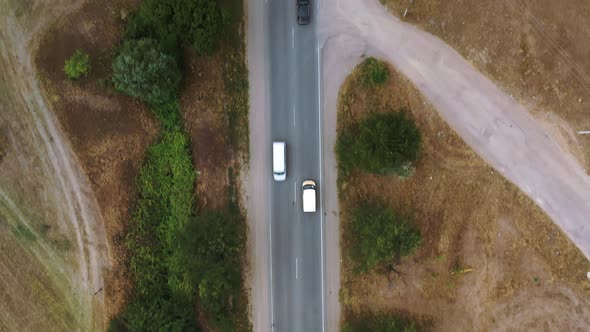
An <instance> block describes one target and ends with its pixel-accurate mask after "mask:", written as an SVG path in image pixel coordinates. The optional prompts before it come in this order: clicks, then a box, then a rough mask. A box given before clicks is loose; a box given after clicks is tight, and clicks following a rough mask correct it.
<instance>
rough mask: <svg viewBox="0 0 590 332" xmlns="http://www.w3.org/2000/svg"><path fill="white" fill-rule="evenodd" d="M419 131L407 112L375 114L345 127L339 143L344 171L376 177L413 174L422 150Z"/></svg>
mask: <svg viewBox="0 0 590 332" xmlns="http://www.w3.org/2000/svg"><path fill="white" fill-rule="evenodd" d="M420 144H421V137H420V131H419V130H418V128H417V127H416V125H415V124H414V122H413V121H412V120H411V119H409V118H408V117H407V115H406V113H405V112H404V111H402V112H391V113H380V114H374V115H372V116H370V117H368V118H367V119H365V120H363V121H362V122H360V123H358V124H354V125H352V126H350V127H349V128H345V129H344V130H343V131H342V132H341V133H340V135H339V137H338V140H337V143H336V153H337V156H338V161H339V164H340V167H341V169H342V170H343V171H344V173H345V174H346V173H347V172H348V171H350V170H351V169H353V168H358V169H359V170H361V171H365V172H369V173H377V174H396V175H398V176H401V177H403V176H406V177H407V176H409V175H411V174H412V169H411V166H410V165H411V163H412V162H413V161H415V160H416V159H417V158H418V153H419V151H420Z"/></svg>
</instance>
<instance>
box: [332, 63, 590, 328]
mask: <svg viewBox="0 0 590 332" xmlns="http://www.w3.org/2000/svg"><path fill="white" fill-rule="evenodd" d="M358 74H359V73H358V70H357V71H354V72H353V73H352V74H351V76H350V77H349V78H348V79H347V81H346V82H345V84H344V85H343V87H342V89H341V91H340V99H339V106H338V128H339V129H341V128H343V127H344V126H347V125H348V124H350V123H352V122H353V121H358V120H360V119H362V118H364V117H366V116H367V115H368V114H370V113H371V112H390V111H398V110H400V109H407V110H409V111H410V114H411V116H412V117H413V118H414V119H415V121H416V123H417V125H418V126H419V128H420V130H421V132H422V135H423V137H422V138H423V150H422V156H421V158H420V159H419V161H418V164H417V165H416V166H417V167H416V173H415V174H414V176H413V177H412V178H410V179H409V180H407V181H401V180H398V179H396V178H393V177H387V176H376V175H369V174H359V173H356V174H353V175H352V176H351V177H350V178H349V179H346V180H344V179H339V186H340V206H341V211H342V212H341V222H342V223H346V222H348V219H347V217H348V216H347V214H348V213H349V211H350V209H351V208H352V207H354V206H355V204H356V203H357V202H359V201H361V200H362V199H370V200H376V201H380V202H383V203H385V204H386V205H388V206H391V207H394V208H396V209H398V210H400V211H405V212H410V213H412V214H413V215H414V218H415V222H416V224H417V225H418V227H419V228H420V230H421V233H422V236H423V245H422V247H421V248H420V249H419V250H418V251H417V253H416V254H415V255H413V256H411V257H408V258H405V259H403V260H402V263H401V264H400V265H399V266H398V267H397V268H398V270H400V271H401V272H402V273H403V277H398V276H395V275H394V274H391V275H390V276H388V275H387V273H385V272H382V271H379V272H372V273H368V274H362V275H354V274H353V273H352V271H351V266H352V264H351V262H350V261H349V258H348V257H347V254H346V250H347V243H346V242H345V241H344V240H345V237H341V246H342V248H341V249H342V252H343V255H342V259H343V263H342V271H341V275H342V289H341V293H340V300H341V303H342V308H343V313H344V319H345V320H346V317H351V316H353V315H357V314H359V313H361V312H363V311H366V310H371V311H377V312H383V311H388V312H401V313H403V314H406V315H409V316H413V317H416V318H417V319H419V320H423V321H429V322H431V323H432V324H433V327H434V328H435V329H437V330H444V331H457V330H497V329H549V330H569V329H588V328H590V320H589V319H588V310H589V308H590V282H589V281H588V279H587V278H586V272H587V271H588V269H589V268H590V264H589V262H588V261H587V260H586V259H585V257H584V256H583V254H582V253H581V252H580V251H579V250H578V249H577V248H576V247H575V246H574V245H573V244H572V243H571V242H569V241H568V239H567V238H566V236H565V235H564V234H563V233H562V232H561V231H560V230H559V228H558V227H557V226H555V225H554V224H553V223H552V221H551V220H550V218H548V217H547V216H546V215H545V214H544V213H543V212H542V211H541V210H540V209H539V208H538V207H537V206H536V205H535V204H534V202H533V201H531V200H530V199H529V198H528V197H527V196H526V195H524V194H523V193H521V192H520V191H519V190H518V188H517V187H515V186H514V185H513V184H511V183H510V182H509V181H507V180H506V179H504V178H503V177H502V176H501V175H500V174H498V173H497V172H495V171H494V170H493V169H492V168H491V167H489V166H488V165H487V164H486V163H485V162H484V161H483V160H482V159H481V158H479V157H478V156H477V155H476V154H475V153H474V152H473V151H472V150H471V149H470V148H469V147H468V146H467V145H466V144H465V143H464V142H463V141H462V140H461V138H460V137H459V136H458V135H457V134H456V133H454V132H453V131H452V130H451V129H450V128H449V127H448V125H447V124H446V123H445V122H444V121H443V120H442V119H441V118H440V117H439V116H438V114H437V112H436V111H435V110H434V109H433V108H432V106H431V105H429V104H428V103H427V102H426V101H425V100H424V98H423V97H422V96H421V95H420V93H419V92H418V90H417V89H415V88H414V87H413V86H412V85H411V83H410V82H409V81H408V80H406V79H405V78H404V77H402V76H401V75H400V74H399V73H397V72H396V71H395V70H394V69H393V68H391V78H390V80H389V82H388V83H387V85H386V86H383V87H379V88H375V89H374V90H372V91H367V90H364V89H362V88H361V87H360V85H359V84H358V82H357V80H358ZM388 277H389V278H388Z"/></svg>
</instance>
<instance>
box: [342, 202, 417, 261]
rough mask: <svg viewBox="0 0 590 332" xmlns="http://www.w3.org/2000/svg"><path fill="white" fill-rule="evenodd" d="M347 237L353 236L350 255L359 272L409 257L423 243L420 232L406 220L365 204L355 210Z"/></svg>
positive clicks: (383, 209) (380, 208)
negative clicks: (401, 257)
mask: <svg viewBox="0 0 590 332" xmlns="http://www.w3.org/2000/svg"><path fill="white" fill-rule="evenodd" d="M347 234H354V241H350V242H351V243H350V252H349V253H350V256H351V258H352V259H353V261H354V262H355V265H356V270H357V271H358V272H364V271H368V270H370V269H373V268H376V267H378V266H380V265H382V264H384V263H387V262H391V261H392V260H393V259H395V258H396V257H400V256H405V255H409V254H411V253H412V252H414V250H415V249H416V248H417V247H418V246H419V245H420V243H421V242H422V238H421V236H420V232H419V231H418V230H417V229H415V228H414V227H412V226H411V225H410V223H409V221H408V218H407V217H404V216H403V215H401V214H399V213H397V212H395V211H394V210H391V209H388V208H382V207H379V206H374V205H370V204H368V203H363V204H361V205H360V206H359V207H357V208H356V209H354V211H353V212H352V220H351V221H350V229H349V231H348V232H347Z"/></svg>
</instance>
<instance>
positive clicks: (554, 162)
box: [319, 0, 590, 331]
mask: <svg viewBox="0 0 590 332" xmlns="http://www.w3.org/2000/svg"><path fill="white" fill-rule="evenodd" d="M319 13H320V19H321V20H320V23H321V28H320V29H319V31H320V35H321V39H322V40H323V41H324V47H323V77H324V81H323V87H324V88H323V89H324V96H325V97H324V119H325V122H324V146H325V148H324V151H326V152H325V154H324V160H325V168H326V170H327V171H326V173H329V172H330V170H334V169H335V167H336V163H335V160H334V155H333V146H334V141H335V136H334V133H335V132H336V106H337V98H338V91H339V89H340V86H341V85H342V83H343V81H344V79H345V78H346V76H347V75H348V73H349V72H350V70H351V68H352V67H353V66H354V65H356V64H357V63H359V62H360V61H361V60H362V56H364V55H373V56H376V57H380V58H383V59H385V60H387V61H389V62H391V63H392V64H393V65H394V66H395V67H396V68H397V69H398V70H399V71H400V72H402V73H403V74H404V75H405V76H406V77H408V78H409V79H410V80H411V81H412V82H413V83H414V85H415V86H416V87H417V88H418V89H419V90H420V91H421V92H422V93H423V95H424V96H425V97H426V98H427V99H428V100H429V101H430V102H431V103H432V104H433V105H434V106H435V107H436V109H437V110H438V111H439V112H440V114H441V116H442V117H443V118H444V119H445V120H446V121H447V122H448V123H449V125H450V126H451V127H452V128H453V129H454V130H455V131H456V132H457V133H458V134H459V135H460V136H461V137H462V138H463V140H464V141H465V142H466V143H467V144H468V145H469V146H470V147H471V148H472V149H473V150H474V151H476V152H477V153H478V154H479V155H480V156H481V157H482V158H484V159H485V160H486V161H487V162H488V163H489V164H490V165H491V166H493V167H494V168H495V169H497V170H498V171H500V172H501V173H502V174H503V175H504V176H505V177H506V178H508V179H509V180H510V181H512V182H513V183H515V184H516V185H517V186H518V187H519V188H520V189H521V190H523V191H524V192H525V193H526V194H527V195H528V196H529V197H531V198H532V199H533V200H534V201H535V202H536V203H537V204H538V205H539V206H540V207H541V208H542V209H543V210H544V211H545V212H546V213H547V214H548V215H549V216H550V217H551V218H552V219H553V220H554V222H555V223H556V224H557V225H558V226H560V228H561V229H562V230H563V231H564V232H565V233H566V234H567V236H568V237H569V238H570V239H571V240H572V241H573V243H574V244H576V245H577V246H578V247H579V248H580V250H581V251H582V252H583V253H584V255H585V256H586V257H588V258H590V177H589V176H588V175H586V173H585V172H584V170H583V168H582V167H581V166H580V165H579V164H578V163H577V162H576V161H575V159H574V158H573V157H572V156H571V155H569V154H568V153H566V152H564V151H563V150H562V149H561V148H560V147H559V145H558V144H557V143H556V142H555V141H553V140H552V139H551V138H550V136H549V135H548V134H547V133H546V132H545V130H544V129H543V128H542V127H541V125H540V124H539V123H538V122H537V121H536V120H535V119H534V118H533V117H532V116H531V115H530V114H529V112H528V111H527V110H526V109H525V108H524V107H523V106H522V105H520V104H518V103H517V102H516V101H515V100H514V99H513V98H511V97H510V96H508V95H507V94H506V93H505V92H503V91H502V90H500V89H499V88H498V87H496V86H495V85H494V84H493V83H492V82H491V81H490V80H488V79H487V78H486V77H484V75H482V74H481V73H479V72H478V71H477V70H476V69H475V68H473V67H472V66H471V65H470V64H469V63H467V62H466V61H465V60H464V59H463V58H462V57H461V56H460V55H459V54H458V53H457V52H455V51H454V50H453V49H452V48H451V47H449V46H448V45H446V44H445V43H443V42H442V41H441V40H439V39H438V38H436V37H434V36H432V35H430V34H428V33H426V32H424V31H421V30H419V29H417V28H415V27H413V26H411V25H409V24H406V23H402V22H400V21H399V19H397V18H396V17H393V16H392V15H390V14H389V13H388V12H387V11H386V9H385V8H384V7H382V5H381V4H380V3H379V2H378V1H377V0H364V1H358V0H325V1H322V2H321V3H320V11H319ZM326 181H329V182H328V183H327V185H326V196H327V197H325V199H326V201H327V202H332V203H330V206H331V209H330V210H328V211H329V215H331V214H332V213H330V212H331V211H332V210H334V211H337V193H336V186H335V184H336V182H335V177H334V178H333V179H329V178H327V179H326ZM326 224H327V227H328V228H327V231H326V234H327V235H326V240H327V242H326V255H327V259H326V262H327V266H326V272H327V274H326V277H327V284H328V285H334V286H333V287H336V288H335V289H338V288H337V286H338V284H339V271H340V267H339V262H340V260H339V256H338V248H339V247H338V236H334V234H338V226H337V213H336V214H335V215H334V216H333V217H332V218H330V219H326ZM330 234H332V236H331V235H330ZM327 297H328V322H329V328H328V330H329V331H337V330H338V329H339V326H338V324H339V309H338V294H337V292H332V293H330V294H327Z"/></svg>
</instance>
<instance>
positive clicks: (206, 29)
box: [127, 0, 223, 54]
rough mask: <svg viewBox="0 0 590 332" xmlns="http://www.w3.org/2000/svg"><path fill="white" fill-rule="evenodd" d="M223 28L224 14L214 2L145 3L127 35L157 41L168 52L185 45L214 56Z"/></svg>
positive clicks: (156, 0)
mask: <svg viewBox="0 0 590 332" xmlns="http://www.w3.org/2000/svg"><path fill="white" fill-rule="evenodd" d="M222 25H223V17H222V12H221V10H220V8H219V6H218V5H217V2H216V1H214V0H168V1H161V0H144V1H143V3H142V5H141V7H140V9H139V11H138V12H137V13H136V15H135V16H134V17H133V18H132V19H131V21H130V24H129V25H128V27H127V36H128V38H146V37H147V38H153V39H157V40H158V41H160V42H161V43H162V46H163V47H164V49H165V50H167V51H171V50H173V49H174V48H175V47H176V48H177V47H178V43H179V42H182V43H184V44H186V45H192V46H194V47H195V49H196V50H197V51H198V52H199V53H204V54H211V53H212V52H213V51H214V49H215V46H216V43H217V39H218V38H219V37H220V34H221V31H222Z"/></svg>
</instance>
